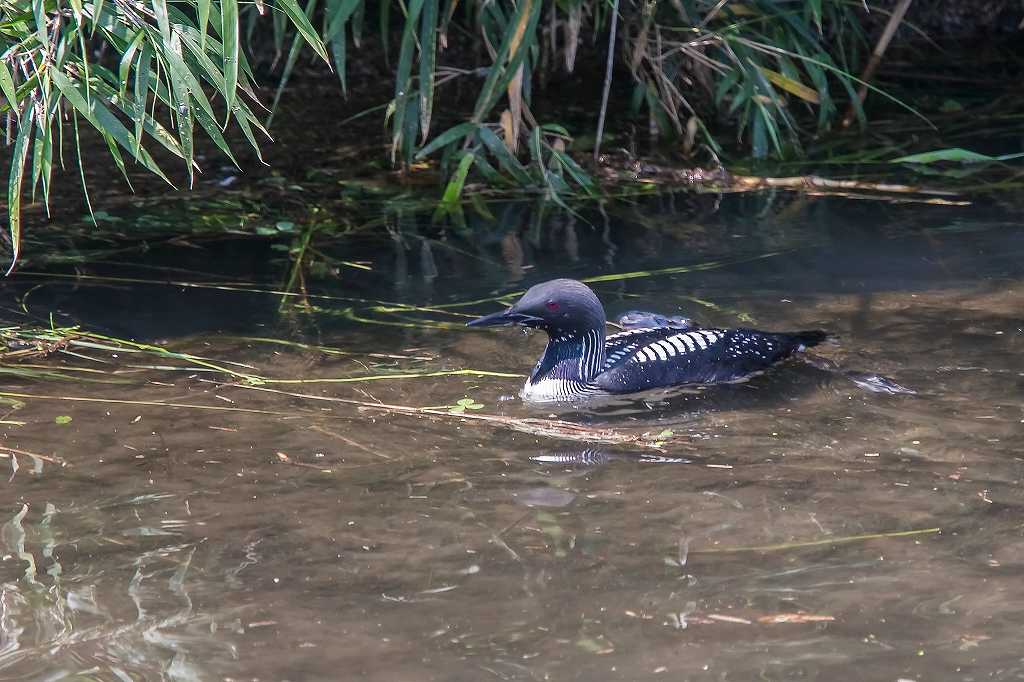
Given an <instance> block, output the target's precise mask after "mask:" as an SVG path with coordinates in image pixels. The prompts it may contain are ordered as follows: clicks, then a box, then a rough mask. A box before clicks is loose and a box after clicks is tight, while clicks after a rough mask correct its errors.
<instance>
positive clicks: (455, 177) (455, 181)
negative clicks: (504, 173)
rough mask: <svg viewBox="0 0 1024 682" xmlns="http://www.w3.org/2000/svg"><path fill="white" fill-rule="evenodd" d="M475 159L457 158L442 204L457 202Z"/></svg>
mask: <svg viewBox="0 0 1024 682" xmlns="http://www.w3.org/2000/svg"><path fill="white" fill-rule="evenodd" d="M475 159H476V155H475V154H474V153H473V152H466V153H465V154H463V156H462V158H461V159H459V165H458V167H457V168H456V169H455V172H454V173H453V174H452V178H451V180H449V181H448V186H447V187H445V190H444V196H442V197H441V203H442V204H444V205H445V206H451V205H453V204H456V203H458V201H459V197H460V196H462V188H463V186H464V185H465V184H466V176H467V175H468V174H469V169H470V167H471V166H472V165H473V161H474V160H475ZM460 403H461V401H460Z"/></svg>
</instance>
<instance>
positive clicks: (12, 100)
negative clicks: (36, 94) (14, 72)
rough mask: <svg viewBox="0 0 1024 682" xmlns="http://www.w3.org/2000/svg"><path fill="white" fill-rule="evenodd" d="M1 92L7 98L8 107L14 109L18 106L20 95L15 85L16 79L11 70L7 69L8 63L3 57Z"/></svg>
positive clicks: (0, 76)
mask: <svg viewBox="0 0 1024 682" xmlns="http://www.w3.org/2000/svg"><path fill="white" fill-rule="evenodd" d="M0 93H2V94H3V96H4V99H6V100H7V106H8V108H10V109H13V108H14V107H15V106H17V103H18V95H17V90H16V89H15V87H14V79H13V78H11V72H10V71H8V70H7V63H6V62H5V61H4V60H2V59H0Z"/></svg>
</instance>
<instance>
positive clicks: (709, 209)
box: [0, 194, 1024, 681]
mask: <svg viewBox="0 0 1024 682" xmlns="http://www.w3.org/2000/svg"><path fill="white" fill-rule="evenodd" d="M147 210H151V207H150V208H147ZM215 212H216V208H215V207H212V208H209V209H208V211H207V212H206V215H205V218H206V219H210V216H211V215H214V216H215ZM490 212H491V213H492V214H493V219H490V218H488V217H485V216H480V215H473V216H470V217H468V219H467V222H468V223H469V224H468V226H467V228H466V229H461V228H458V227H452V228H449V229H441V228H439V227H437V226H434V225H431V222H430V216H429V215H420V214H416V213H411V214H410V213H399V214H391V215H389V216H388V217H387V218H386V219H385V220H384V222H385V224H386V227H387V230H381V229H376V230H374V231H361V230H354V231H352V232H351V233H350V234H342V235H339V234H337V233H333V232H332V233H330V234H323V235H322V236H321V237H317V236H316V235H315V234H314V236H313V241H312V243H313V244H314V246H315V247H316V248H317V251H318V253H319V254H320V256H316V258H314V266H313V267H310V268H309V269H308V271H307V272H306V273H305V280H304V284H305V291H306V293H308V294H310V295H311V296H310V297H308V298H305V299H304V298H303V297H302V296H301V295H299V296H291V297H287V298H286V299H285V301H284V304H282V298H281V297H280V296H279V295H276V294H274V293H267V292H273V291H277V290H280V289H281V288H282V286H283V285H282V282H284V281H287V279H288V261H287V259H286V258H285V257H284V255H283V251H282V250H281V249H273V248H272V244H275V243H276V244H285V245H286V246H287V245H290V244H293V243H294V242H293V241H292V239H293V238H292V237H291V236H290V232H291V230H292V228H288V229H287V230H285V232H288V234H284V235H282V236H281V238H276V237H268V238H267V239H266V240H265V241H262V242H259V243H256V244H254V243H253V241H252V240H251V239H240V238H239V239H236V238H231V237H230V235H229V236H227V237H225V236H223V235H221V236H218V237H209V238H201V237H196V236H193V237H192V238H186V239H177V240H175V239H170V240H169V241H168V240H164V241H158V242H156V243H149V244H147V245H146V246H145V248H143V247H142V246H140V245H139V244H138V243H137V242H124V243H118V242H116V241H113V242H109V243H106V244H105V245H104V248H110V249H111V255H109V256H105V257H103V258H98V259H93V261H92V262H91V263H90V264H89V265H87V266H86V267H82V266H79V268H78V270H77V271H76V270H75V269H72V268H71V267H68V266H62V265H60V264H59V263H54V262H51V263H49V264H48V265H47V264H42V265H37V266H34V267H29V268H28V271H27V272H22V273H21V274H20V275H18V276H17V277H16V278H14V279H13V280H11V281H8V282H5V283H4V285H3V286H4V288H5V293H6V294H7V300H8V301H9V305H8V309H7V312H6V317H7V320H8V322H9V323H11V324H27V323H29V322H35V323H37V324H49V320H50V319H51V316H52V319H53V321H54V324H58V325H61V324H81V325H82V326H83V327H84V328H86V329H88V330H92V331H97V332H101V333H105V334H110V335H115V336H119V337H124V338H134V339H137V340H139V341H145V342H156V343H161V344H165V345H167V346H168V347H170V348H172V349H174V350H175V351H180V352H188V353H192V354H194V355H197V356H202V357H203V358H207V359H209V360H211V361H213V362H215V363H217V364H218V365H221V366H224V365H225V363H227V362H237V363H243V364H244V365H246V366H247V367H239V366H236V365H230V367H232V368H234V369H235V370H237V371H239V372H242V373H245V374H259V375H262V376H264V377H270V378H276V379H280V380H285V381H292V382H293V383H262V384H259V385H252V384H251V383H250V384H245V383H244V382H237V381H234V380H232V377H230V376H227V375H225V374H223V373H219V372H216V371H207V370H208V369H209V368H208V367H205V366H203V365H201V364H199V363H198V362H185V361H181V360H179V359H165V358H158V357H155V356H153V355H145V354H125V353H113V352H111V351H103V350H98V349H81V348H78V349H74V350H75V352H78V353H80V355H86V356H89V357H91V358H93V360H87V359H85V358H83V357H80V355H67V354H64V353H61V352H56V353H54V354H53V355H52V356H50V358H49V359H48V360H47V361H45V363H44V364H46V365H48V366H50V367H51V368H65V369H66V368H71V367H77V368H90V369H97V370H101V372H100V373H95V372H94V373H84V372H79V373H78V374H76V375H75V376H76V377H89V378H96V379H100V380H102V381H119V382H122V383H116V384H113V383H86V382H84V381H83V380H82V379H81V378H79V379H76V380H74V381H67V380H55V379H43V378H40V379H34V380H27V379H14V378H6V377H5V380H4V382H3V383H4V388H3V391H4V392H7V393H19V394H28V395H32V396H36V397H33V398H24V397H23V398H20V400H22V401H23V402H24V403H25V405H24V406H22V407H20V409H16V410H12V412H11V413H10V414H8V415H7V416H6V417H4V423H3V425H2V428H3V432H2V433H3V441H2V443H3V445H5V446H7V447H13V448H17V449H19V450H21V451H24V452H29V453H37V454H46V455H49V456H57V457H60V458H63V460H65V461H66V466H63V467H61V466H57V465H55V464H54V463H52V462H50V461H44V460H41V459H34V458H32V457H30V456H29V455H27V454H21V455H19V454H17V453H14V457H13V459H16V460H17V462H18V467H17V469H14V467H12V468H11V472H12V473H13V476H12V478H11V480H10V481H9V482H7V483H6V484H5V485H4V488H3V493H2V495H3V497H2V499H3V500H4V504H3V506H2V508H0V509H2V510H3V511H2V513H3V514H4V516H5V519H4V520H5V525H3V528H2V534H0V535H2V543H3V545H4V549H3V560H2V561H0V581H2V585H0V676H2V677H3V679H46V680H55V679H64V678H70V679H101V680H118V679H121V680H126V679H133V680H134V679H146V680H149V679H153V680H156V679H168V680H207V679H224V680H228V679H231V680H242V679H260V680H307V679H369V680H486V679H505V680H520V679H521V680H534V679H536V680H544V679H550V680H643V679H692V680H705V679H707V680H711V679H715V680H746V679H794V678H804V679H823V680H835V679H844V680H851V679H864V680H893V681H895V680H898V679H921V680H936V679H943V680H982V679H986V680H992V679H999V680H1003V679H1019V678H1021V677H1024V653H1022V652H1024V650H1022V648H1021V634H1020V633H1021V628H1022V626H1024V609H1022V608H1021V605H1022V604H1024V580H1022V579H1021V578H1022V573H1024V525H1022V514H1021V511H1022V508H1024V496H1022V490H1021V476H1022V464H1024V459H1022V453H1024V447H1022V446H1024V437H1022V432H1024V399H1022V395H1024V392H1022V388H1024V379H1022V377H1024V360H1022V353H1021V351H1022V350H1024V230H1022V229H1021V227H1020V224H1019V222H1018V221H1017V219H1016V217H1015V216H1014V215H1013V214H1012V213H1009V212H1007V211H1005V210H1003V209H1000V208H999V207H997V206H990V205H974V206H970V207H942V206H922V205H889V204H879V203H873V202H858V201H852V200H844V199H820V198H819V199H811V198H794V197H793V196H791V195H782V194H780V195H759V196H745V197H729V196H726V197H721V198H718V197H692V196H686V195H677V196H674V197H652V198H649V199H646V200H643V201H639V202H637V203H635V204H631V205H625V204H623V205H615V206H608V207H606V210H605V211H604V212H603V213H602V212H599V211H593V212H589V213H585V214H584V215H582V216H580V217H579V218H575V219H574V218H567V217H566V216H564V215H559V214H557V213H551V212H548V213H547V214H540V213H538V211H537V209H536V207H535V206H532V205H528V204H507V205H493V206H491V207H490ZM122 219H123V220H132V219H134V218H133V216H132V215H131V214H130V213H125V215H124V216H122ZM306 227H308V226H306V225H303V224H299V225H298V226H296V228H295V229H296V230H297V231H298V232H300V233H301V232H302V231H303V230H304V229H305V228H306ZM301 238H302V237H301V236H299V237H295V238H294V239H296V240H301ZM88 246H89V245H86V244H83V245H82V248H83V249H86V248H87V247H88ZM321 256H322V257H323V258H322V260H319V261H317V259H320V257H321ZM272 259H276V260H272ZM342 260H345V261H348V262H356V264H357V265H367V266H369V267H370V268H372V269H371V270H364V269H359V268H358V267H351V266H349V265H344V264H341V265H339V264H338V261H342ZM317 262H318V263H319V264H317ZM161 268H163V269H161ZM168 268H176V269H168ZM62 275H63V277H62ZM82 275H85V277H83V276H82ZM555 276H571V277H577V278H584V277H598V276H609V277H607V278H606V281H602V282H598V283H595V284H594V285H593V286H594V288H595V290H596V291H597V292H598V294H599V295H600V297H601V298H602V300H603V301H604V302H605V304H606V306H607V308H608V311H609V313H610V315H614V314H616V313H620V312H623V311H625V310H629V309H637V308H640V309H651V310H657V311H659V312H662V313H666V314H687V315H690V316H692V317H694V318H696V319H697V320H698V321H700V322H701V323H704V324H709V325H710V324H714V325H750V326H757V327H760V328H765V329H775V330H790V329H802V328H819V327H820V328H825V329H829V330H831V331H833V332H835V333H836V334H837V335H838V337H839V339H840V341H839V343H838V344H837V345H832V346H830V347H827V348H825V349H823V350H822V351H821V354H822V355H824V356H826V357H828V358H830V359H832V360H834V361H836V362H838V363H839V364H840V365H841V366H842V367H844V368H848V369H856V370H865V371H877V372H879V373H881V374H884V375H886V376H888V377H891V378H893V379H894V380H896V381H898V382H899V383H901V384H904V385H906V386H910V387H912V388H914V389H916V390H917V391H918V395H915V396H902V395H901V396H893V395H883V394H875V393H869V392H865V391H863V390H861V389H859V388H858V387H857V386H855V385H854V384H852V383H851V382H849V381H848V380H846V379H845V378H843V377H842V376H839V375H837V374H835V373H828V372H823V371H821V370H817V369H813V368H811V367H808V366H805V365H798V364H795V365H788V366H785V367H781V368H778V370H777V371H774V372H771V373H769V374H767V375H765V376H762V377H758V378H756V379H754V380H752V381H751V382H749V383H746V384H740V385H734V386H728V387H721V388H718V389H715V390H707V391H691V392H686V393H681V394H675V395H667V396H665V395H661V396H644V397H643V398H641V399H638V400H635V401H631V402H625V403H619V404H615V405H608V406H602V407H600V408H594V409H590V410H583V409H577V410H565V409H563V410H558V411H557V412H558V414H557V416H560V417H561V418H563V419H566V420H569V421H573V422H578V423H582V424H584V425H587V426H589V427H593V428H594V429H603V430H605V431H607V430H609V429H610V430H613V431H614V433H615V434H618V435H620V436H636V435H638V434H646V435H645V436H644V437H643V438H641V439H640V441H639V442H637V443H636V444H634V445H622V444H620V445H609V444H606V443H604V444H602V443H587V442H582V441H573V440H564V439H559V438H555V437H550V436H547V435H539V434H536V433H525V432H523V431H521V430H515V429H510V428H506V426H504V425H501V424H495V423H490V422H481V421H479V420H477V421H472V420H462V419H460V418H459V417H458V416H457V415H455V416H450V415H449V416H445V415H446V413H447V411H448V410H449V407H448V406H453V405H455V404H456V402H457V401H458V400H460V399H463V398H466V397H469V398H472V399H473V401H475V402H474V405H477V404H480V405H482V406H483V407H482V408H481V409H478V410H472V409H470V410H467V412H468V413H470V414H474V415H476V414H485V415H506V416H510V417H516V418H525V417H548V416H552V415H555V414H556V413H555V412H554V411H553V409H552V408H550V407H545V408H531V407H529V406H524V405H523V404H521V403H520V402H519V401H518V399H515V397H514V396H515V394H516V393H517V391H518V389H519V386H520V385H521V383H522V379H521V378H506V377H491V376H466V375H456V376H431V377H409V378H391V379H386V380H374V381H365V382H357V383H329V382H328V383H317V382H315V380H317V379H332V378H333V379H338V378H350V377H355V376H366V375H381V374H387V373H396V372H399V373H402V374H430V373H435V372H438V371H443V370H452V369H464V368H469V369H477V370H488V371H495V372H502V373H508V374H526V373H527V372H528V370H529V368H530V367H532V364H533V362H534V360H535V358H536V356H537V354H538V353H539V351H540V348H541V347H542V345H543V341H542V340H541V339H539V338H537V337H536V336H533V337H530V338H524V337H523V336H522V335H521V334H519V333H517V332H515V331H513V330H508V329H506V330H497V331H490V330H489V331H478V330H467V329H465V328H464V327H463V326H462V322H463V321H464V320H465V319H468V316H473V315H477V314H483V313H486V312H491V311H493V310H496V309H498V306H499V305H500V303H498V302H495V301H491V300H486V299H491V298H493V297H494V296H498V295H504V294H508V293H510V292H515V291H519V290H522V289H523V288H524V287H526V286H528V285H530V284H532V283H535V282H538V281H543V280H545V279H548V278H551V277H555ZM139 280H145V281H144V282H143V281H139ZM253 289H260V291H253ZM292 291H293V292H298V293H300V294H301V292H302V291H303V289H302V286H299V285H296V286H295V287H294V288H293V289H292ZM316 296H319V298H317V297H316ZM474 301H478V302H474ZM380 302H386V303H388V304H391V303H401V304H407V305H411V306H415V308H404V309H399V310H395V309H394V308H395V307H394V306H391V307H390V308H389V307H387V306H385V305H384V304H383V303H380ZM467 302H468V303H467ZM460 303H463V304H465V305H457V306H454V307H446V306H452V304H460ZM22 306H23V307H22ZM425 309H429V310H425ZM254 337H259V338H261V339H274V340H278V341H281V340H284V341H288V342H295V343H302V344H308V345H309V346H323V347H329V348H333V349H340V350H342V351H345V352H346V353H349V355H339V354H331V353H328V352H326V351H324V350H322V349H317V348H312V347H309V346H307V347H299V346H297V345H294V344H293V345H282V344H280V343H271V342H268V341H266V340H256V339H255V338H254ZM115 355H116V356H117V357H114V356H115ZM98 360H102V361H104V363H107V364H103V363H100V362H98ZM36 364H39V363H38V361H37V363H36ZM172 367H173V368H174V369H168V368H172ZM296 380H302V381H304V382H305V383H294V382H295V381H296ZM267 389H270V390H267ZM282 392H286V393H290V394H292V395H288V394H286V393H282ZM294 394H301V395H294ZM38 396H49V398H41V397H38ZM316 397H321V398H327V399H328V400H317V399H315V398H316ZM509 397H511V399H507V398H509ZM58 398H89V399H90V400H91V401H90V402H83V401H80V400H66V399H58ZM335 398H343V399H348V400H357V401H362V402H364V403H376V402H382V403H385V404H389V405H398V406H412V407H424V406H434V407H437V408H438V409H437V410H435V412H439V413H440V414H435V415H411V414H403V413H396V412H395V411H394V410H391V411H385V410H380V409H372V408H368V407H366V405H363V406H357V405H354V404H351V403H340V402H336V401H333V400H331V399H335ZM118 401H121V402H118ZM147 402H148V403H154V402H155V403H158V404H155V405H154V404H146V403H147ZM163 403H172V404H174V405H176V406H177V407H168V406H167V405H165V404H163ZM190 406H195V407H190ZM211 408H213V409H211ZM218 408H219V409H218ZM246 410H248V411H246ZM66 417H71V421H70V422H67V419H66ZM60 422H67V423H60ZM666 431H669V432H671V433H666ZM652 441H659V442H663V443H664V444H663V446H662V447H661V448H660V449H658V448H653V447H648V445H647V444H649V443H650V442H652ZM7 455H8V457H7V458H6V460H5V461H4V462H0V466H4V465H5V463H13V460H12V457H11V452H7ZM659 458H666V459H682V460H686V461H685V462H676V463H672V462H665V461H661V460H659ZM567 460H568V461H573V460H576V461H578V462H579V463H569V464H561V463H559V462H561V461H567ZM587 462H589V464H588V463H587Z"/></svg>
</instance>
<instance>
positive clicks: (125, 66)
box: [117, 29, 146, 95]
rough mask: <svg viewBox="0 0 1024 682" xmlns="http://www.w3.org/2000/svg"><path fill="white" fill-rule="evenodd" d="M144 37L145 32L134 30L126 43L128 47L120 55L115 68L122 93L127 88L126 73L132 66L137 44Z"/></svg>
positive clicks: (140, 42) (137, 47)
mask: <svg viewBox="0 0 1024 682" xmlns="http://www.w3.org/2000/svg"><path fill="white" fill-rule="evenodd" d="M145 37H146V32H145V31H143V30H142V29H139V31H138V32H136V34H135V37H134V38H132V41H131V42H130V43H128V47H126V48H125V50H124V53H123V54H122V55H121V63H120V66H119V67H118V69H117V73H118V76H119V80H120V81H121V88H120V92H121V94H122V95H123V94H124V93H125V92H127V90H128V74H129V72H130V71H131V68H132V62H133V61H134V60H135V52H136V51H137V50H138V49H139V45H141V44H142V41H143V40H144V39H145Z"/></svg>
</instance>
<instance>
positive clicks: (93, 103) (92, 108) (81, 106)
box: [50, 71, 173, 187]
mask: <svg viewBox="0 0 1024 682" xmlns="http://www.w3.org/2000/svg"><path fill="white" fill-rule="evenodd" d="M50 77H51V78H52V79H53V84H54V85H56V86H57V89H58V90H60V92H61V94H62V95H64V97H65V98H66V99H67V101H68V102H69V103H70V104H71V106H73V107H74V108H75V109H76V110H77V111H78V112H79V113H80V114H82V116H84V117H85V119H86V120H87V121H89V123H91V124H92V126H93V127H94V128H96V129H97V130H99V131H100V132H103V133H106V134H109V135H111V136H112V137H113V138H114V139H115V140H116V141H117V143H118V144H119V145H121V146H122V147H123V148H124V149H126V150H128V151H130V152H132V153H133V154H134V156H135V158H136V159H137V160H138V161H139V162H140V163H141V164H142V165H144V166H145V167H146V168H147V169H148V170H149V171H150V172H152V173H155V174H156V175H158V176H159V177H161V178H162V179H163V180H164V181H165V182H167V184H169V185H171V186H172V187H173V184H172V183H171V181H170V180H169V179H168V178H167V176H166V175H164V172H163V171H162V170H160V167H159V166H157V164H156V162H155V161H154V160H153V158H152V157H151V156H150V155H149V152H147V151H146V150H145V149H144V148H142V147H139V148H138V152H137V153H136V152H135V151H134V149H135V143H134V139H133V137H132V135H131V133H130V132H129V130H128V129H127V128H126V127H125V126H124V124H123V123H121V120H120V119H119V118H118V117H117V116H115V115H114V114H113V113H112V112H111V111H110V110H109V109H107V108H106V107H105V106H104V105H103V104H102V103H101V102H99V101H98V100H97V99H95V98H94V99H92V100H89V101H86V99H85V96H84V95H83V94H82V92H81V89H82V88H83V86H82V85H81V84H80V83H79V84H74V83H72V82H71V81H70V80H69V79H68V78H67V76H65V75H64V74H62V73H60V72H59V71H53V72H52V73H51V74H50Z"/></svg>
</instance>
